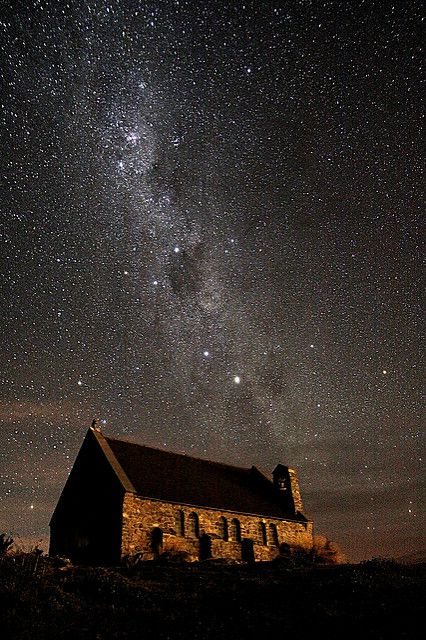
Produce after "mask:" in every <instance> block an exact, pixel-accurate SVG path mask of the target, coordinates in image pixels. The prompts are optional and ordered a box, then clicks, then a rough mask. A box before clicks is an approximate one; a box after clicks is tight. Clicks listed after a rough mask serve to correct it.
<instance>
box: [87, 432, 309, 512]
mask: <svg viewBox="0 0 426 640" xmlns="http://www.w3.org/2000/svg"><path fill="white" fill-rule="evenodd" d="M91 430H92V432H93V434H94V436H95V437H96V439H97V441H98V442H99V444H100V446H101V448H102V449H103V451H104V454H105V455H106V457H107V459H108V461H109V462H110V464H111V466H112V468H113V469H114V471H115V473H116V474H117V476H118V477H119V479H120V482H121V483H122V485H123V487H124V489H125V490H126V491H131V492H134V493H136V494H138V495H140V496H143V497H146V498H153V499H157V500H163V501H165V502H175V503H179V504H186V505H194V506H198V507H209V508H215V509H218V510H226V511H234V512H240V513H247V514H258V515H260V516H269V517H275V518H289V519H296V520H305V518H304V516H302V515H301V514H300V513H298V514H297V515H296V514H295V512H294V508H292V507H291V506H290V504H291V501H288V500H286V499H285V496H283V495H282V494H280V492H279V491H278V490H277V489H276V488H275V487H274V485H273V483H272V481H271V480H269V479H268V478H267V477H266V476H265V475H263V474H262V473H261V472H260V471H259V470H258V469H257V468H256V467H251V468H244V467H234V466H231V465H227V464H222V463H219V462H212V461H210V460H203V459H200V458H193V457H191V456H187V455H183V454H178V453H172V452H171V451H163V450H161V449H154V448H151V447H146V446H143V445H140V444H136V443H134V442H128V441H126V440H118V439H116V438H110V437H106V436H104V435H103V434H102V433H101V432H100V431H99V430H97V429H91Z"/></svg>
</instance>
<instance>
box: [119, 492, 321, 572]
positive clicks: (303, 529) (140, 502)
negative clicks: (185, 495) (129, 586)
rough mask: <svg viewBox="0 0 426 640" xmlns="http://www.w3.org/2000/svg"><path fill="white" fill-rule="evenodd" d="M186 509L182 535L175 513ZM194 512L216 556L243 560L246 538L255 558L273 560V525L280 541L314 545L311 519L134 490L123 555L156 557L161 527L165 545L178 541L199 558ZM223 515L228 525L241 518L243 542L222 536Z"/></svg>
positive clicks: (126, 506)
mask: <svg viewBox="0 0 426 640" xmlns="http://www.w3.org/2000/svg"><path fill="white" fill-rule="evenodd" d="M178 510H182V511H183V513H184V515H185V525H186V531H185V534H186V535H185V536H180V535H178V532H177V531H176V525H175V514H176V512H177V511H178ZM191 513H196V514H197V515H198V518H199V536H202V535H203V534H207V535H208V536H210V538H211V550H212V557H213V558H230V559H234V560H241V557H242V543H243V544H244V542H243V541H244V539H249V540H251V541H252V542H253V552H254V559H255V560H271V559H273V558H274V557H276V556H277V555H278V553H279V549H278V546H277V545H276V544H274V543H273V541H272V540H271V538H270V533H269V525H270V524H274V525H275V526H276V527H277V533H278V543H279V544H281V543H287V544H289V545H291V546H303V547H306V548H309V547H311V546H312V523H311V522H309V521H306V522H303V521H299V522H298V521H292V520H279V519H273V518H262V516H256V515H248V514H241V513H231V512H228V511H219V510H215V509H206V508H202V507H200V508H198V507H193V506H188V505H185V504H172V503H167V502H161V501H159V500H151V499H149V498H142V497H139V496H136V495H135V494H133V493H126V494H125V496H124V502H123V526H122V541H121V555H122V556H126V555H134V554H136V553H142V554H143V557H144V558H147V559H148V558H151V557H153V549H152V542H151V541H152V532H153V530H154V529H156V528H159V529H161V531H162V532H163V544H164V545H165V546H166V545H167V543H170V542H171V543H172V541H173V540H176V541H178V545H177V546H178V548H179V549H184V550H187V551H188V552H189V554H190V555H191V557H193V558H194V559H195V558H197V557H198V553H199V541H198V539H197V538H196V537H189V535H188V518H189V515H190V514H191ZM221 516H224V517H225V518H227V521H228V527H229V525H230V523H231V520H232V519H233V518H236V519H238V521H239V522H240V526H241V540H242V542H239V541H235V540H229V541H225V540H223V539H222V538H221V530H220V525H219V520H220V518H221ZM262 522H263V523H264V524H265V525H266V529H267V532H268V544H267V545H265V544H264V543H263V536H262V531H261V523H262Z"/></svg>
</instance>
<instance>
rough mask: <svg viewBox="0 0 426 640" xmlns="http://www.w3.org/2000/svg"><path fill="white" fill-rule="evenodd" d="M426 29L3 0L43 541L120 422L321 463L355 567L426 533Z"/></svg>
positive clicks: (166, 2)
mask: <svg viewBox="0 0 426 640" xmlns="http://www.w3.org/2000/svg"><path fill="white" fill-rule="evenodd" d="M422 19H423V16H422V12H421V3H420V1H417V0H412V1H410V2H407V1H404V2H403V1H395V2H391V1H390V0H383V1H381V0H359V1H358V2H352V1H350V2H349V1H341V0H323V1H316V0H292V1H291V2H290V1H286V0H280V1H268V0H265V1H262V2H256V1H240V0H233V1H228V2H219V1H218V0H209V1H207V0H192V1H187V0H180V1H177V0H175V1H172V0H162V1H160V0H156V1H152V0H149V1H146V2H142V1H140V0H139V1H136V0H121V1H119V0H110V1H109V0H86V1H82V0H76V1H73V0H69V1H68V2H65V1H63V2H62V1H61V2H58V1H57V0H25V1H21V2H11V1H10V0H9V1H5V2H3V3H2V12H1V15H0V57H1V64H0V69H1V85H0V94H1V97H0V103H1V113H0V119H1V153H0V169H1V171H0V176H1V193H0V202H1V210H0V261H1V293H0V317H1V323H0V325H1V341H0V373H1V397H0V429H1V432H0V433H1V442H0V529H1V530H2V531H6V532H8V533H12V534H13V536H14V537H15V539H16V540H17V541H18V542H20V543H22V544H23V545H24V544H29V543H30V542H31V541H38V540H41V541H42V543H41V544H44V545H45V542H46V540H47V537H48V522H49V519H50V516H51V513H52V511H53V508H54V506H55V504H56V501H57V499H58V496H59V493H60V491H61V489H62V487H63V485H64V483H65V480H66V478H67V474H68V473H69V470H70V468H71V466H72V463H73V461H74V459H75V456H76V454H77V452H78V449H79V447H80V445H81V442H82V439H83V437H84V435H85V432H86V430H87V428H88V427H89V426H90V424H91V422H92V419H93V418H98V419H100V420H102V423H103V430H104V433H105V434H106V435H111V436H116V437H122V436H124V437H126V438H130V439H133V440H136V441H138V442H141V443H144V444H146V445H148V446H155V447H160V448H165V449H170V450H173V451H177V452H182V453H187V454H190V455H194V456H198V457H204V458H209V459H213V460H218V461H222V462H227V463H231V464H236V465H241V466H251V465H252V464H255V465H257V466H259V467H260V468H262V469H264V470H265V471H266V472H268V473H269V472H271V471H272V469H273V468H274V467H275V466H276V464H277V463H278V462H282V463H284V464H288V465H291V466H294V467H296V468H297V469H298V472H299V477H300V483H301V489H302V496H303V497H304V502H305V507H306V511H307V513H308V514H309V515H310V516H311V517H312V518H313V519H314V523H315V527H316V532H317V533H322V534H325V535H327V536H328V537H329V538H331V539H333V540H337V541H338V542H339V544H340V546H341V547H342V549H343V550H344V551H345V552H346V553H347V555H348V556H349V558H350V559H352V560H355V561H358V560H362V559H366V558H369V557H373V556H400V555H403V554H407V553H411V552H416V551H419V550H420V548H423V547H424V541H423V539H422V537H421V533H419V532H420V531H421V527H422V526H424V521H423V522H422V516H421V514H422V504H421V497H422V495H423V496H424V493H422V487H421V483H422V477H423V474H422V452H423V449H424V440H423V441H422V432H421V427H420V425H421V404H420V386H421V376H420V366H421V359H420V251H421V250H420V247H421V239H420V211H421V210H422V205H423V201H422V162H421V135H420V130H421V124H422V119H421V118H422V108H421V92H420V88H421V80H422V74H421V67H422V62H423V58H422V52H421V41H422ZM423 513H424V505H423Z"/></svg>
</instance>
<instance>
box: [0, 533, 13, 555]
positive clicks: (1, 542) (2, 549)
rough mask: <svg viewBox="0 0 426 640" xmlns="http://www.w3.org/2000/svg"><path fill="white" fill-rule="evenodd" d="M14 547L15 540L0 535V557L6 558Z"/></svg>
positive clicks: (2, 534)
mask: <svg viewBox="0 0 426 640" xmlns="http://www.w3.org/2000/svg"><path fill="white" fill-rule="evenodd" d="M12 545H13V538H11V537H10V536H7V535H6V534H5V533H0V556H4V555H5V554H6V553H7V552H8V551H10V549H11V548H12Z"/></svg>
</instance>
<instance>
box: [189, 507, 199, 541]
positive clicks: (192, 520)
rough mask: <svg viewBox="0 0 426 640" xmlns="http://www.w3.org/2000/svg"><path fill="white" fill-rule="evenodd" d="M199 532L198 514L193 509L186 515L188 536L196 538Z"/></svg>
mask: <svg viewBox="0 0 426 640" xmlns="http://www.w3.org/2000/svg"><path fill="white" fill-rule="evenodd" d="M199 533H200V526H199V522H198V516H197V514H196V513H194V511H193V512H192V513H190V514H189V516H188V536H189V537H190V538H198V536H199Z"/></svg>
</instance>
